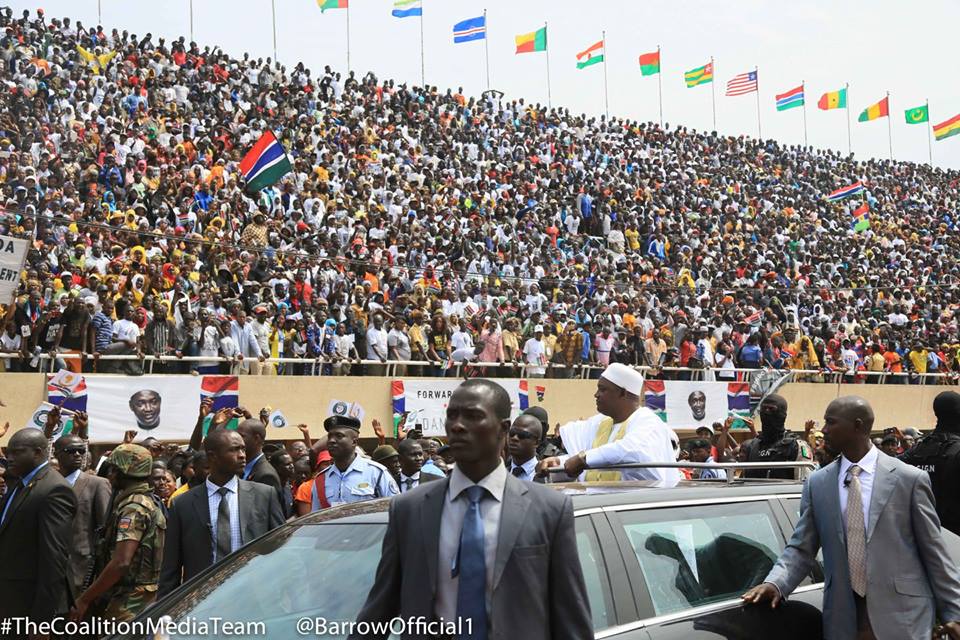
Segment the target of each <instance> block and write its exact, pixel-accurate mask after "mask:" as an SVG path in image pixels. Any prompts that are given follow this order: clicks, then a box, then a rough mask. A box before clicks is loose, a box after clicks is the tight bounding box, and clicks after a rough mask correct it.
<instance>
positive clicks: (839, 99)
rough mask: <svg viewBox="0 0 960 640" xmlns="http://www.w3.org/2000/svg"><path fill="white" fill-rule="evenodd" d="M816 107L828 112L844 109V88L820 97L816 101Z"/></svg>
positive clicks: (845, 96)
mask: <svg viewBox="0 0 960 640" xmlns="http://www.w3.org/2000/svg"><path fill="white" fill-rule="evenodd" d="M817 106H818V107H819V108H820V109H821V110H823V111H829V110H830V109H846V108H847V89H846V87H844V88H843V89H840V90H839V91H827V92H826V93H825V94H823V95H822V96H820V100H819V101H817Z"/></svg>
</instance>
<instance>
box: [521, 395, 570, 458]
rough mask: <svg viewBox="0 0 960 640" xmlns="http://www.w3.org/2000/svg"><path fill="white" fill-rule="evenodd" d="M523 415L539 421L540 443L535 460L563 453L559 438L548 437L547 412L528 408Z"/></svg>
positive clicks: (537, 408) (539, 408)
mask: <svg viewBox="0 0 960 640" xmlns="http://www.w3.org/2000/svg"><path fill="white" fill-rule="evenodd" d="M523 413H524V414H525V415H528V416H533V417H534V418H536V419H537V420H539V421H540V427H541V431H540V442H539V443H538V444H537V460H543V459H544V458H550V457H552V456H559V455H562V454H563V453H565V452H564V451H563V447H562V443H561V442H560V438H559V437H550V436H548V435H547V434H548V433H549V432H550V418H549V417H547V410H546V409H544V408H543V407H530V408H529V409H527V410H525V411H524V412H523Z"/></svg>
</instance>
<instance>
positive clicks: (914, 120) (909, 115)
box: [903, 104, 930, 124]
mask: <svg viewBox="0 0 960 640" xmlns="http://www.w3.org/2000/svg"><path fill="white" fill-rule="evenodd" d="M903 117H904V119H905V120H906V121H907V124H920V123H921V122H929V121H930V108H929V107H928V106H927V105H925V104H924V105H920V106H919V107H914V108H913V109H907V110H906V111H904V112H903Z"/></svg>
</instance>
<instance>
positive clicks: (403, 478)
mask: <svg viewBox="0 0 960 640" xmlns="http://www.w3.org/2000/svg"><path fill="white" fill-rule="evenodd" d="M407 480H413V483H412V484H411V485H410V488H409V489H407ZM419 486H420V472H419V471H417V472H416V473H415V474H413V475H412V476H407V475H404V474H403V472H402V471H401V472H400V492H401V493H406V492H407V491H412V490H414V489H416V488H417V487H419Z"/></svg>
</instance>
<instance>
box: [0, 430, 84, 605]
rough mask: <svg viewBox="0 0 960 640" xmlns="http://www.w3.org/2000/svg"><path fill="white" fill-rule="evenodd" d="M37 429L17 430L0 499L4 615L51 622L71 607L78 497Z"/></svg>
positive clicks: (0, 584) (0, 583)
mask: <svg viewBox="0 0 960 640" xmlns="http://www.w3.org/2000/svg"><path fill="white" fill-rule="evenodd" d="M48 454H49V445H48V444H47V439H46V438H45V437H44V435H43V432H42V431H40V430H39V429H23V430H21V431H18V432H17V433H15V434H13V437H12V438H10V444H9V445H8V446H7V457H8V458H9V460H10V472H11V473H12V475H15V476H16V477H18V478H20V481H19V482H16V483H14V482H12V481H11V482H10V483H9V486H8V489H7V494H6V496H5V497H4V500H3V501H2V502H0V618H8V617H29V618H30V619H31V620H33V621H34V622H40V621H48V620H51V619H52V618H54V617H55V616H57V615H60V614H66V613H67V611H68V610H69V607H70V593H69V592H70V587H69V580H68V571H69V570H68V558H69V555H70V551H69V547H70V534H71V527H72V526H73V518H74V515H76V512H77V498H76V496H74V493H73V489H71V488H70V485H69V484H67V482H66V481H65V480H64V479H63V478H62V477H61V476H60V474H59V473H57V472H56V471H54V470H53V469H51V468H50V465H49V463H48V462H47V457H48Z"/></svg>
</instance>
